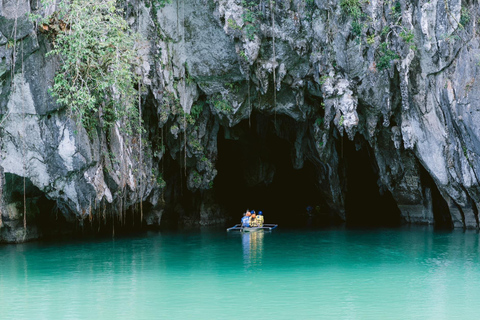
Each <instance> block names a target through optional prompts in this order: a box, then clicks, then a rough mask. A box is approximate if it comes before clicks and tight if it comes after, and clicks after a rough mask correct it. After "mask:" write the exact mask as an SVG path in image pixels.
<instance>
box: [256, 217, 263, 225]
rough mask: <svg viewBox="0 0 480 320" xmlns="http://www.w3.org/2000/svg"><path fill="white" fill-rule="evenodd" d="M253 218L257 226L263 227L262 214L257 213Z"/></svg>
mask: <svg viewBox="0 0 480 320" xmlns="http://www.w3.org/2000/svg"><path fill="white" fill-rule="evenodd" d="M255 220H256V221H255V222H256V224H257V227H263V216H262V215H258V216H257V218H256V219H255Z"/></svg>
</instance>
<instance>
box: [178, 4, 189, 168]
mask: <svg viewBox="0 0 480 320" xmlns="http://www.w3.org/2000/svg"><path fill="white" fill-rule="evenodd" d="M177 17H178V15H177ZM182 42H183V58H184V59H185V61H184V63H183V81H182V82H183V94H184V95H186V94H187V87H186V83H185V77H186V75H187V73H186V70H187V68H186V63H187V55H186V52H185V2H183V3H182ZM183 101H184V103H185V98H184V99H183ZM183 107H184V106H182V108H183ZM186 114H187V111H186V110H184V111H183V129H184V151H183V157H184V175H185V177H186V176H187V115H186Z"/></svg>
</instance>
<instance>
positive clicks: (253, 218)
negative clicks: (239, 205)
mask: <svg viewBox="0 0 480 320" xmlns="http://www.w3.org/2000/svg"><path fill="white" fill-rule="evenodd" d="M256 226H257V215H256V214H255V210H252V216H251V217H250V227H256Z"/></svg>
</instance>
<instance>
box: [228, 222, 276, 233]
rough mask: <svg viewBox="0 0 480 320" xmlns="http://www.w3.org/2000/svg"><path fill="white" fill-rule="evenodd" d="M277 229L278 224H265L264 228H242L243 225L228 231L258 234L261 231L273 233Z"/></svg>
mask: <svg viewBox="0 0 480 320" xmlns="http://www.w3.org/2000/svg"><path fill="white" fill-rule="evenodd" d="M276 227H278V225H277V224H268V223H265V224H264V225H263V227H245V228H244V227H242V225H241V224H236V225H234V226H233V227H231V228H228V229H227V231H240V232H256V231H260V230H266V231H272V230H273V229H275V228H276Z"/></svg>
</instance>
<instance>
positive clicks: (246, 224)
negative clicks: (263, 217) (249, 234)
mask: <svg viewBox="0 0 480 320" xmlns="http://www.w3.org/2000/svg"><path fill="white" fill-rule="evenodd" d="M242 227H243V228H248V227H250V211H248V210H247V213H245V215H244V216H243V218H242Z"/></svg>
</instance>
